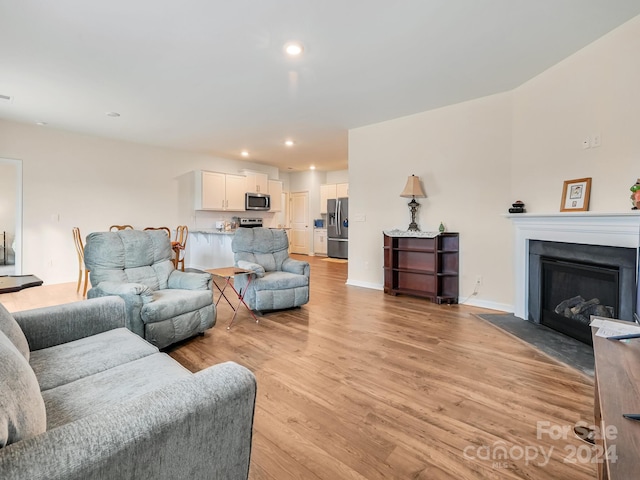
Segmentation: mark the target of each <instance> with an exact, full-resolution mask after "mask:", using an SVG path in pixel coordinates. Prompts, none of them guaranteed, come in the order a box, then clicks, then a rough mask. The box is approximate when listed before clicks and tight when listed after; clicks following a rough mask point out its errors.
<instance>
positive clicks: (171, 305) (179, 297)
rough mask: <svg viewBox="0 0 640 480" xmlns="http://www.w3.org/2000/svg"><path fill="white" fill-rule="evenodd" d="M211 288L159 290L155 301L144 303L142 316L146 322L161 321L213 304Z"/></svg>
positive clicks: (154, 296) (155, 295) (154, 293)
mask: <svg viewBox="0 0 640 480" xmlns="http://www.w3.org/2000/svg"><path fill="white" fill-rule="evenodd" d="M212 298H213V294H212V292H211V290H172V289H167V290H158V291H157V292H153V301H152V302H149V303H146V304H144V305H143V307H142V310H141V311H140V316H141V317H142V321H143V322H144V323H154V322H161V321H162V320H168V319H170V318H173V317H176V316H178V315H182V314H184V313H188V312H193V311H196V310H199V309H201V308H203V307H206V306H207V305H211V302H212Z"/></svg>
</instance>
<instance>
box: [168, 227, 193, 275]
mask: <svg viewBox="0 0 640 480" xmlns="http://www.w3.org/2000/svg"><path fill="white" fill-rule="evenodd" d="M188 236H189V228H188V227H187V226H186V225H178V228H176V239H175V241H173V242H171V248H173V253H174V255H175V256H174V258H173V266H174V267H175V269H176V270H177V269H178V266H179V265H180V264H182V268H181V270H182V271H183V272H184V257H185V254H186V248H187V237H188Z"/></svg>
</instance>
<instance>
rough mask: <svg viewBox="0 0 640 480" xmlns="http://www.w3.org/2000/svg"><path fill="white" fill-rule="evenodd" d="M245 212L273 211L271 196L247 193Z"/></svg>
mask: <svg viewBox="0 0 640 480" xmlns="http://www.w3.org/2000/svg"><path fill="white" fill-rule="evenodd" d="M244 209H245V210H269V209H271V195H268V194H266V193H245V196H244Z"/></svg>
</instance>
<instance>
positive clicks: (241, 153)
mask: <svg viewBox="0 0 640 480" xmlns="http://www.w3.org/2000/svg"><path fill="white" fill-rule="evenodd" d="M240 155H242V156H243V157H248V156H249V152H247V151H246V150H242V152H240Z"/></svg>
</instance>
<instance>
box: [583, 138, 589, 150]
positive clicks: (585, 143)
mask: <svg viewBox="0 0 640 480" xmlns="http://www.w3.org/2000/svg"><path fill="white" fill-rule="evenodd" d="M582 148H584V149H585V150H586V149H587V148H591V139H590V138H589V137H584V138H583V139H582Z"/></svg>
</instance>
